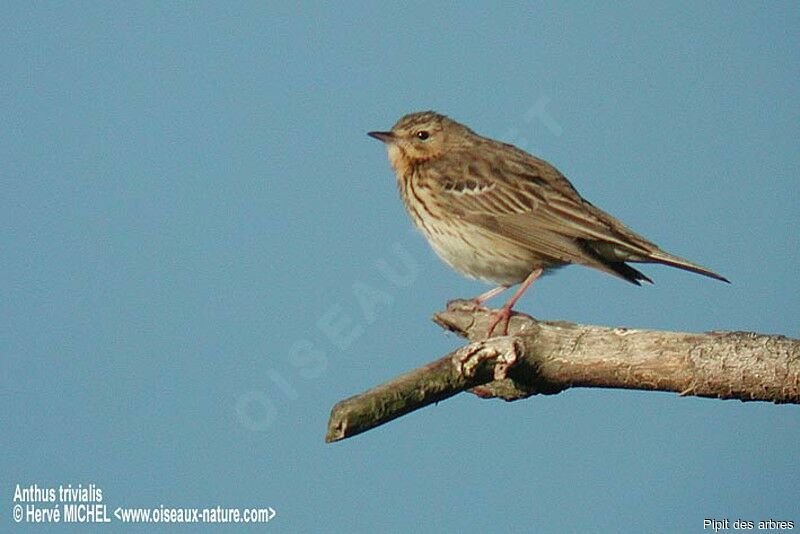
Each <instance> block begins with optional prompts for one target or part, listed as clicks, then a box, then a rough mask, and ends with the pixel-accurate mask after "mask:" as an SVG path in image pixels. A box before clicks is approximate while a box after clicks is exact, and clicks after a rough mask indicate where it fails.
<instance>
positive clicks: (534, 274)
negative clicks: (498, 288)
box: [479, 269, 544, 338]
mask: <svg viewBox="0 0 800 534" xmlns="http://www.w3.org/2000/svg"><path fill="white" fill-rule="evenodd" d="M543 272H544V271H543V270H542V269H534V270H533V271H531V274H529V275H528V277H527V278H526V279H525V280H524V281H523V282H522V283H521V284H520V285H519V288H518V289H517V291H516V292H515V293H514V294H513V295H512V296H511V298H510V299H508V302H506V303H505V304H503V307H502V308H500V309H499V310H497V311H496V312H495V317H494V319H492V322H491V323H490V324H489V331H488V332H487V333H486V337H487V338H488V337H491V335H492V332H494V329H495V327H496V326H497V325H498V323H500V321H501V320H503V319H505V326H504V327H503V335H506V334H508V320H509V319H510V318H511V309H512V308H513V307H514V304H516V303H517V301H518V300H519V298H520V297H521V296H522V294H523V293H525V290H526V289H528V288H529V287H530V285H531V284H532V283H533V282H534V281H536V279H537V278H539V277H540V276H542V273H543ZM490 293H491V291H490ZM481 296H483V295H481ZM479 298H480V297H479Z"/></svg>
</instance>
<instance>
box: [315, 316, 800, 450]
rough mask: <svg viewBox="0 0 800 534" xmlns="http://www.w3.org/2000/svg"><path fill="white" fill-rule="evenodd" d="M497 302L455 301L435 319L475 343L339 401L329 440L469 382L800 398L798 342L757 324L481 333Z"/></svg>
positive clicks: (539, 326) (492, 386) (515, 387)
mask: <svg viewBox="0 0 800 534" xmlns="http://www.w3.org/2000/svg"><path fill="white" fill-rule="evenodd" d="M491 313H492V310H487V309H485V308H476V307H475V306H474V305H472V304H470V303H468V302H465V301H453V302H451V303H449V304H448V307H447V310H446V311H444V312H440V313H437V314H436V315H434V317H433V320H434V321H435V322H436V323H437V324H439V325H440V326H442V327H443V328H445V329H446V330H450V331H452V332H456V333H457V334H459V335H461V336H463V337H465V338H467V339H468V340H470V341H471V343H469V344H468V345H465V346H463V347H461V348H460V349H458V350H456V351H454V352H451V353H450V354H448V355H446V356H445V357H443V358H441V359H439V360H437V361H434V362H432V363H429V364H428V365H425V366H423V367H421V368H419V369H416V370H414V371H411V372H409V373H406V374H404V375H401V376H399V377H397V378H395V379H393V380H391V381H389V382H386V383H385V384H382V385H380V386H377V387H375V388H373V389H371V390H369V391H366V392H364V393H362V394H360V395H356V396H354V397H350V398H349V399H345V400H343V401H340V402H339V403H337V404H336V405H335V406H334V407H333V410H332V411H331V417H330V421H329V422H328V433H327V435H326V438H325V440H326V441H328V442H332V441H338V440H341V439H344V438H347V437H350V436H354V435H356V434H359V433H361V432H364V431H366V430H369V429H371V428H374V427H376V426H379V425H382V424H384V423H386V422H388V421H391V420H392V419H395V418H397V417H400V416H402V415H405V414H407V413H409V412H412V411H414V410H417V409H420V408H422V407H424V406H427V405H429V404H432V403H434V402H438V401H441V400H444V399H446V398H448V397H452V396H453V395H456V394H457V393H460V392H461V391H464V390H471V391H472V393H475V394H476V395H478V396H481V397H484V398H492V397H497V398H502V399H505V400H509V401H510V400H518V399H523V398H527V397H530V396H531V395H535V394H554V393H558V392H560V391H563V390H565V389H568V388H571V387H602V388H623V389H640V390H652V391H671V392H675V393H679V394H680V395H682V396H698V397H711V398H718V399H739V400H742V401H753V400H759V401H769V402H774V403H793V404H800V341H799V340H796V339H791V338H787V337H784V336H778V335H763V334H754V333H751V332H708V333H704V334H695V333H685V332H665V331H657V330H636V329H628V328H607V327H601V326H589V325H579V324H575V323H568V322H552V321H537V320H535V319H533V318H532V317H529V316H527V315H524V314H519V313H516V314H514V316H513V317H512V318H511V321H510V324H509V327H508V335H507V336H500V337H493V338H490V339H483V338H484V335H485V333H486V331H487V330H488V326H489V321H490V320H491Z"/></svg>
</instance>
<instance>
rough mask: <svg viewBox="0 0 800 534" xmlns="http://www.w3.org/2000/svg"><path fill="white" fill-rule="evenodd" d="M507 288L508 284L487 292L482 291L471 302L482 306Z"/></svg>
mask: <svg viewBox="0 0 800 534" xmlns="http://www.w3.org/2000/svg"><path fill="white" fill-rule="evenodd" d="M506 289H508V286H497V287H496V288H494V289H490V290H489V291H487V292H486V293H481V294H480V295H478V296H477V297H475V298H472V299H470V302H471V303H473V304H474V305H475V306H482V305H483V303H484V302H486V301H487V300H489V299H490V298H494V297H496V296H497V295H499V294H500V293H502V292H503V291H505V290H506Z"/></svg>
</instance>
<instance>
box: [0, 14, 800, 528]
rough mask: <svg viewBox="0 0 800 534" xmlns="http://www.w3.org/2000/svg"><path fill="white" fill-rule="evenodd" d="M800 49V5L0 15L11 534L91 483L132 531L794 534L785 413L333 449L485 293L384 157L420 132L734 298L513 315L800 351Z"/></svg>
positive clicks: (541, 308) (626, 296) (480, 410)
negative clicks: (508, 169) (747, 334)
mask: <svg viewBox="0 0 800 534" xmlns="http://www.w3.org/2000/svg"><path fill="white" fill-rule="evenodd" d="M798 28H800V11H798V10H797V8H796V5H794V4H793V3H790V2H774V3H769V4H766V5H757V4H745V3H741V4H738V5H734V4H729V3H722V2H720V3H712V2H708V3H702V5H701V4H699V3H695V2H685V3H676V2H669V3H661V2H653V3H646V2H640V3H635V4H633V5H630V4H628V5H622V6H619V5H613V6H612V5H607V4H597V5H592V6H581V5H579V4H577V3H567V4H564V3H534V4H526V5H521V4H517V5H506V6H490V5H489V4H485V5H460V6H458V5H438V6H432V5H429V4H427V3H411V4H403V5H380V6H379V5H372V4H347V5H338V6H330V5H325V4H317V3H309V4H304V5H302V6H300V7H297V6H289V5H286V6H280V5H277V4H276V5H269V4H266V3H261V2H253V3H235V4H234V3H230V4H228V3H215V4H212V3H197V4H194V3H191V4H184V3H181V4H178V3H145V2H142V3H133V4H129V3H82V4H74V5H72V6H66V5H60V4H47V5H44V4H41V5H33V4H30V3H28V2H12V3H10V4H8V5H7V6H6V7H5V9H4V16H3V19H2V21H0V30H2V31H0V66H1V67H2V71H3V76H2V80H0V94H1V95H2V98H1V99H0V118H2V122H3V124H4V127H3V128H2V129H0V136H1V137H0V176H2V184H3V195H0V213H1V214H2V219H3V232H2V233H0V246H1V247H2V251H3V254H2V256H1V259H0V274H1V276H2V280H3V283H2V288H3V296H2V299H0V314H2V322H1V323H0V324H2V327H1V328H2V330H0V332H2V336H0V349H2V360H0V361H1V362H2V364H0V365H2V372H1V373H0V400H2V403H3V406H4V409H3V411H2V412H3V415H2V421H1V424H2V429H3V431H2V433H0V435H1V436H2V437H0V447H1V448H0V451H2V454H0V475H2V476H1V477H0V478H2V480H3V485H2V494H3V495H4V496H5V506H4V507H3V508H2V509H3V510H6V511H4V512H2V513H0V521H2V522H4V524H5V525H6V527H5V528H9V527H10V526H11V525H12V524H13V521H12V520H11V518H10V517H9V515H10V512H8V510H10V509H11V506H12V496H13V490H14V487H15V485H16V484H18V483H19V484H23V485H25V484H33V483H37V484H39V485H40V486H57V485H59V484H73V485H76V484H79V483H81V484H84V485H86V484H89V483H93V484H96V485H98V486H99V487H101V488H102V489H103V493H104V500H105V502H106V503H107V504H108V505H109V506H110V508H112V509H113V508H115V507H117V506H122V507H157V506H159V505H161V504H163V505H165V506H171V507H189V506H197V507H210V506H216V505H223V506H231V507H266V506H271V507H273V508H274V509H276V510H277V512H278V514H277V516H276V518H275V519H274V520H273V521H271V522H270V523H269V525H268V529H270V530H271V531H273V532H341V531H350V532H376V531H387V532H408V531H443V532H465V531H490V532H493V531H505V532H528V531H531V530H535V531H537V532H577V531H595V532H597V531H600V532H602V531H608V532H641V531H654V532H659V531H660V532H676V531H700V530H701V529H702V525H703V519H705V518H720V519H722V518H728V519H730V520H731V521H733V520H735V519H747V520H753V521H758V520H762V519H770V518H772V519H783V520H794V521H795V524H797V521H798V520H800V516H798V515H797V496H798V494H797V491H798V480H800V465H798V457H799V456H798V443H800V412H798V410H797V408H796V407H794V406H774V405H769V404H764V403H747V404H743V403H740V402H735V401H726V402H722V401H714V400H706V399H692V398H679V397H677V396H676V395H672V394H662V393H643V392H625V391H602V390H570V391H567V392H565V393H562V394H560V395H556V396H549V397H534V398H531V399H528V400H525V401H522V402H516V403H511V404H506V403H503V402H501V401H484V400H480V399H478V398H476V397H473V396H470V395H461V396H458V397H456V398H453V399H451V400H448V401H446V402H442V403H440V404H438V405H437V406H435V407H430V408H427V409H425V410H422V411H419V412H417V413H414V414H412V415H409V416H407V417H404V418H402V419H400V420H397V421H395V422H393V423H391V424H389V425H386V426H384V427H382V428H379V429H376V430H374V431H371V432H369V433H367V434H364V435H361V436H358V437H356V438H354V439H350V440H347V441H345V442H342V443H338V444H333V445H326V444H325V443H324V442H323V437H324V433H325V424H326V422H327V417H328V414H329V410H330V407H331V406H332V405H333V404H334V403H335V402H336V401H338V400H340V399H341V398H344V397H346V396H349V395H352V394H355V393H358V392H360V391H362V390H364V389H366V388H368V387H371V386H373V385H376V384H378V383H380V382H382V381H384V380H386V379H389V378H391V377H393V376H395V375H397V374H399V373H401V372H404V371H406V370H409V369H412V368H415V367H417V366H419V365H421V364H423V363H426V362H428V361H430V360H432V359H435V358H438V357H439V356H441V355H443V354H445V353H447V352H449V351H450V350H452V349H453V348H455V347H457V346H459V344H460V341H459V339H457V338H455V337H454V336H452V335H446V334H444V333H443V332H441V331H440V330H439V329H438V328H437V327H436V326H435V325H433V323H431V322H430V321H429V317H430V316H431V314H432V313H433V312H434V311H436V310H438V309H441V308H442V307H443V306H444V303H445V302H446V301H447V300H449V299H451V298H455V297H469V296H473V295H476V294H478V293H479V292H482V291H484V290H485V289H486V286H484V285H482V284H480V283H478V282H475V281H471V280H467V279H464V278H462V277H461V276H460V275H458V274H456V273H454V272H452V271H450V270H449V269H448V268H447V267H446V266H444V265H443V264H441V263H440V262H439V261H438V260H437V259H436V258H435V257H434V255H433V253H432V252H430V251H429V249H428V246H427V244H426V243H425V242H424V239H423V238H422V237H421V236H419V235H417V234H416V233H414V232H413V231H412V230H411V225H410V222H409V220H408V218H407V216H406V215H405V213H404V211H403V208H402V206H401V203H400V200H399V199H398V197H397V194H396V191H395V185H394V177H393V175H392V173H391V170H390V168H389V165H388V162H387V160H386V155H385V151H384V148H383V147H382V146H380V145H379V144H378V143H377V142H376V141H374V140H373V139H370V138H368V137H367V136H366V135H365V133H366V132H367V131H370V130H379V129H387V128H389V127H390V126H391V125H392V124H393V123H394V122H395V120H396V119H397V118H398V117H400V116H401V115H403V114H404V113H407V112H410V111H416V110H423V109H435V110H438V111H440V112H442V113H446V114H448V115H450V116H452V117H453V118H455V119H457V120H459V121H462V122H464V123H466V124H468V125H470V126H471V127H472V128H473V129H475V130H476V131H478V132H479V133H482V134H484V135H488V136H491V137H495V138H500V139H503V140H506V141H509V142H513V143H515V144H517V145H518V146H520V147H522V148H525V149H527V150H529V151H532V152H534V153H535V154H537V155H539V156H541V157H543V158H545V159H547V160H548V161H550V162H552V163H553V164H555V165H556V166H557V167H558V168H559V169H560V170H561V171H562V172H563V173H564V174H566V175H567V176H568V177H569V178H570V179H571V180H572V182H573V183H574V184H575V186H576V187H577V188H578V189H579V191H581V193H582V194H583V195H584V196H585V197H587V198H588V199H589V200H591V201H592V202H593V203H594V204H596V205H598V206H600V207H601V208H603V209H605V210H607V211H609V212H610V213H612V214H614V215H615V216H617V217H619V218H620V219H622V220H623V221H625V222H626V223H627V224H629V225H630V226H631V227H632V228H633V229H635V230H636V231H638V232H640V233H642V234H643V235H645V236H647V237H648V238H651V239H652V240H654V241H656V242H657V243H659V244H660V245H662V246H663V247H664V248H665V249H667V250H669V251H670V252H674V253H676V254H679V255H681V256H685V257H687V258H689V259H692V260H694V261H697V262H699V263H702V264H704V265H707V266H709V267H711V268H713V269H715V270H718V271H719V272H721V273H722V274H724V275H725V276H727V277H728V278H730V279H731V281H732V282H733V283H732V284H731V285H726V284H722V283H719V282H716V281H713V280H709V279H706V278H703V277H699V276H696V275H692V274H690V273H685V272H680V271H677V270H673V269H668V268H664V267H658V266H652V267H645V268H644V269H643V270H644V271H645V273H646V274H648V276H650V277H652V278H653V279H654V280H655V282H656V283H655V285H654V286H646V287H642V288H638V287H635V286H632V285H629V284H625V283H624V282H621V281H619V280H617V279H614V278H612V277H610V276H608V275H605V274H603V273H599V272H595V271H591V270H589V269H584V268H579V267H570V268H568V269H563V270H561V271H559V272H558V273H557V274H556V275H553V276H549V277H546V278H544V279H543V280H541V281H540V282H539V283H537V284H536V285H535V287H534V289H533V290H532V291H530V292H529V293H528V294H527V295H526V296H525V297H524V298H523V299H522V300H521V301H520V303H519V305H518V307H519V309H520V310H522V311H526V312H528V313H530V314H533V315H535V316H537V317H541V318H545V319H565V320H572V321H577V322H585V323H594V324H603V325H614V326H628V327H642V328H658V329H672V330H689V331H707V330H751V331H757V332H763V333H779V334H784V335H788V336H792V337H798V336H800V325H799V324H798V319H797V318H798V316H800V290H798V285H797V265H798V263H800V253H799V252H798V250H800V247H799V246H798V245H800V241H799V240H798V235H799V232H798V230H800V210H798V209H797V206H798V200H800V186H799V185H798V184H799V183H800V182H799V181H798V176H800V151H798V146H797V140H798V138H800V98H798V97H799V96H800V47H799V46H798V43H800V30H798ZM387 272H394V273H395V274H401V275H403V276H399V277H398V276H395V277H394V278H392V277H391V276H389V277H388V278H387ZM365 289H366V290H370V289H373V290H380V291H381V292H382V295H383V298H382V299H381V301H380V303H379V304H378V305H377V306H376V308H375V309H374V310H365V309H362V307H361V306H360V305H359V300H358V295H359V292H360V291H364V290H365ZM332 322H333V323H335V324H338V325H339V328H341V332H343V334H334V333H332V332H331V329H330V328H329V327H327V326H326V325H329V324H331V323H332ZM102 528H103V529H104V530H108V529H113V530H125V525H122V524H119V523H112V524H111V525H110V526H109V525H104V526H103V527H102ZM180 528H184V527H178V529H180ZM53 530H55V531H59V532H65V531H69V530H70V528H69V527H68V526H66V525H57V526H56V527H55V528H54V529H53ZM163 530H171V529H170V528H169V527H168V526H165V527H164V528H163Z"/></svg>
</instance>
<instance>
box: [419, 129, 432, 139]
mask: <svg viewBox="0 0 800 534" xmlns="http://www.w3.org/2000/svg"><path fill="white" fill-rule="evenodd" d="M430 136H431V134H430V133H428V132H427V131H425V130H420V131H418V132H417V139H419V140H421V141H425V140H427V139H428V138H429V137H430Z"/></svg>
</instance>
